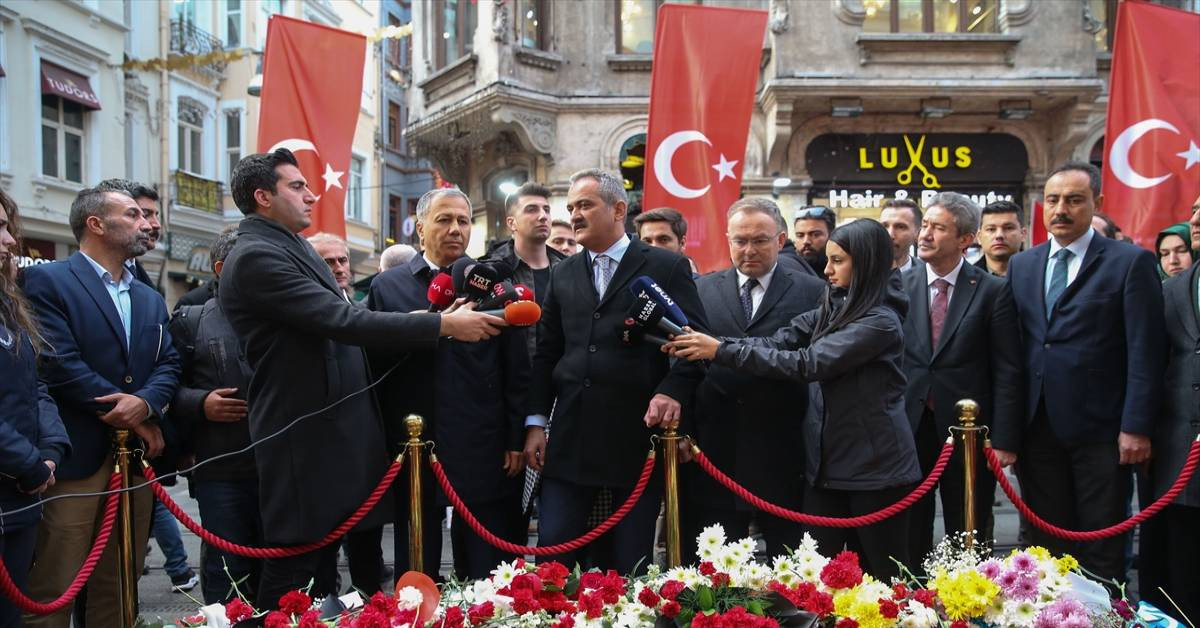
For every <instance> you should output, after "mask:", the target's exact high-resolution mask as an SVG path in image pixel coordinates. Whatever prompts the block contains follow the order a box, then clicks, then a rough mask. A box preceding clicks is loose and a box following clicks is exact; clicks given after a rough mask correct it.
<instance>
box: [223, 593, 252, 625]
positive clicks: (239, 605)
mask: <svg viewBox="0 0 1200 628" xmlns="http://www.w3.org/2000/svg"><path fill="white" fill-rule="evenodd" d="M252 616H254V609H253V608H250V605H249V604H247V603H245V602H243V601H242V599H241V598H234V599H232V600H230V601H229V603H228V604H226V605H225V619H228V620H229V623H231V624H236V623H238V622H239V621H245V620H247V619H250V618H251V617H252Z"/></svg>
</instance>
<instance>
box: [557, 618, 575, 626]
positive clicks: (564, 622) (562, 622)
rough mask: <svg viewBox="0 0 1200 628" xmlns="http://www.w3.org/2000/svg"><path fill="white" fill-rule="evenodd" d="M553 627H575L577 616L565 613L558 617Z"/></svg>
mask: <svg viewBox="0 0 1200 628" xmlns="http://www.w3.org/2000/svg"><path fill="white" fill-rule="evenodd" d="M553 628H575V618H574V617H571V616H570V615H563V616H562V617H559V618H558V621H557V622H555V624H554V626H553Z"/></svg>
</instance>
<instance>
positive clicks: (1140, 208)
mask: <svg viewBox="0 0 1200 628" xmlns="http://www.w3.org/2000/svg"><path fill="white" fill-rule="evenodd" d="M1198 60H1200V15H1197V14H1195V13H1190V12H1188V11H1181V10H1178V9H1170V8H1167V7H1162V6H1158V5H1155V4H1149V3H1142V2H1121V3H1120V4H1118V8H1117V30H1116V36H1115V38H1114V41H1113V59H1112V81H1111V83H1110V88H1109V97H1108V126H1107V128H1106V129H1105V133H1104V188H1103V189H1104V204H1103V207H1102V208H1101V209H1102V210H1103V211H1104V212H1105V213H1107V214H1108V215H1109V216H1111V217H1112V219H1113V220H1114V221H1115V222H1116V223H1117V224H1118V225H1120V226H1121V230H1122V231H1123V232H1124V233H1126V234H1128V235H1129V236H1130V237H1132V238H1133V239H1134V240H1135V241H1136V242H1137V243H1138V244H1139V245H1141V246H1144V247H1147V248H1152V247H1153V246H1154V240H1155V237H1156V236H1157V235H1158V232H1159V231H1161V230H1162V229H1163V228H1165V227H1167V226H1170V225H1172V224H1174V223H1177V222H1180V221H1183V220H1187V219H1188V217H1189V216H1190V215H1191V206H1192V202H1193V201H1195V200H1196V197H1197V196H1200V165H1198V164H1200V147H1198V146H1197V144H1198V143H1200V70H1198V69H1197V63H1198V62H1200V61H1198Z"/></svg>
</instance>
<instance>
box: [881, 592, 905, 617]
mask: <svg viewBox="0 0 1200 628" xmlns="http://www.w3.org/2000/svg"><path fill="white" fill-rule="evenodd" d="M879 614H880V615H883V616H884V617H887V618H888V619H895V618H897V617H899V616H900V605H899V604H896V603H895V602H893V601H892V600H889V599H887V598H885V597H881V598H879Z"/></svg>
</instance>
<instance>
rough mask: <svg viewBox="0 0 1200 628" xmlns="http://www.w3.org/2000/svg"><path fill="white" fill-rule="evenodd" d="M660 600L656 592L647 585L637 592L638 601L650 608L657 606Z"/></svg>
mask: <svg viewBox="0 0 1200 628" xmlns="http://www.w3.org/2000/svg"><path fill="white" fill-rule="evenodd" d="M660 600H661V598H659V597H658V594H657V593H655V592H654V590H653V589H650V588H649V587H647V588H645V589H642V592H641V593H638V601H639V602H641V603H642V604H645V605H646V606H649V607H650V608H657V607H658V603H659V601H660Z"/></svg>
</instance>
